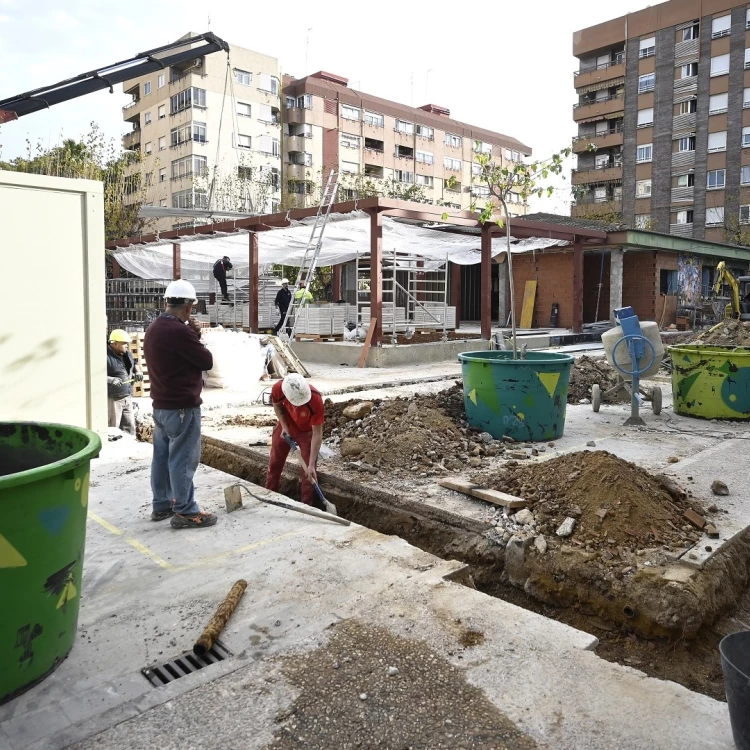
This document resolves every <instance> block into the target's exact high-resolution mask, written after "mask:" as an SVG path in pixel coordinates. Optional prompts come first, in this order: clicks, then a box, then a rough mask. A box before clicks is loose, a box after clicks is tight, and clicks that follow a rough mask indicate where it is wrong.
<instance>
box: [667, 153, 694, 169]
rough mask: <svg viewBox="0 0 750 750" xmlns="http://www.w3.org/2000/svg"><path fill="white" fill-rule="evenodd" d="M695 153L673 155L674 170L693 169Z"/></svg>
mask: <svg viewBox="0 0 750 750" xmlns="http://www.w3.org/2000/svg"><path fill="white" fill-rule="evenodd" d="M694 167H695V151H675V152H674V153H673V154H672V169H693V168H694Z"/></svg>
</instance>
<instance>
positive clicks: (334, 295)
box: [331, 264, 341, 302]
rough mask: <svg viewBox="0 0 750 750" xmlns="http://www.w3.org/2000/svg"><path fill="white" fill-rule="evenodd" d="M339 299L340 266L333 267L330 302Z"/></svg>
mask: <svg viewBox="0 0 750 750" xmlns="http://www.w3.org/2000/svg"><path fill="white" fill-rule="evenodd" d="M340 299H341V264H338V265H335V266H334V267H333V281H332V283H331V302H338V301H339V300H340Z"/></svg>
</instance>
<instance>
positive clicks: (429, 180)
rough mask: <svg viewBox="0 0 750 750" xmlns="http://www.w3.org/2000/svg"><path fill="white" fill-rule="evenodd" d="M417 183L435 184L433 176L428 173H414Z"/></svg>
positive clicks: (427, 185)
mask: <svg viewBox="0 0 750 750" xmlns="http://www.w3.org/2000/svg"><path fill="white" fill-rule="evenodd" d="M416 181H417V185H424V187H433V186H434V185H435V178H434V177H432V175H428V174H418V175H416Z"/></svg>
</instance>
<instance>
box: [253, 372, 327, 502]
mask: <svg viewBox="0 0 750 750" xmlns="http://www.w3.org/2000/svg"><path fill="white" fill-rule="evenodd" d="M271 401H272V403H273V410H274V411H275V412H276V416H277V417H278V420H279V421H278V423H277V424H276V427H275V428H274V431H273V437H272V439H271V456H270V459H269V462H268V475H267V476H266V489H268V490H274V492H278V489H279V482H280V480H281V471H282V469H283V468H284V464H285V463H286V459H287V456H288V455H289V451H290V450H291V446H290V445H289V443H288V442H287V441H286V439H285V436H288V437H290V438H291V439H292V440H294V442H296V443H297V445H299V450H300V453H301V454H302V461H303V463H302V471H301V475H302V477H301V478H302V502H303V503H305V504H307V505H315V506H316V507H321V509H322V510H325V508H324V507H323V506H322V505H320V506H318V503H319V501H318V499H317V497H316V495H315V490H314V489H313V486H312V484H311V482H315V483H317V481H318V476H317V474H316V472H315V467H316V465H317V463H318V453H319V452H320V446H321V445H322V443H323V422H324V421H325V407H324V406H323V398H322V397H321V395H320V393H318V391H317V390H316V389H315V388H314V387H312V386H310V385H309V384H308V383H307V381H306V380H305V379H304V378H303V377H302V376H301V375H299V374H297V373H291V374H290V375H287V376H286V377H285V378H284V379H283V380H281V381H278V382H276V383H274V386H273V388H271Z"/></svg>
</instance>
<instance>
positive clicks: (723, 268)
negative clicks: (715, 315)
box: [714, 260, 741, 318]
mask: <svg viewBox="0 0 750 750" xmlns="http://www.w3.org/2000/svg"><path fill="white" fill-rule="evenodd" d="M722 284H726V285H727V286H728V287H729V288H730V289H731V290H732V304H731V305H727V307H731V308H732V312H731V315H726V311H725V317H732V318H739V317H740V313H741V308H740V285H739V284H738V283H737V279H735V278H734V276H733V275H732V272H731V271H730V270H729V269H728V268H727V264H726V263H725V262H724V261H723V260H722V261H721V262H720V263H719V265H718V266H716V276H715V277H714V294H717V295H718V294H720V293H721V287H722Z"/></svg>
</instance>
